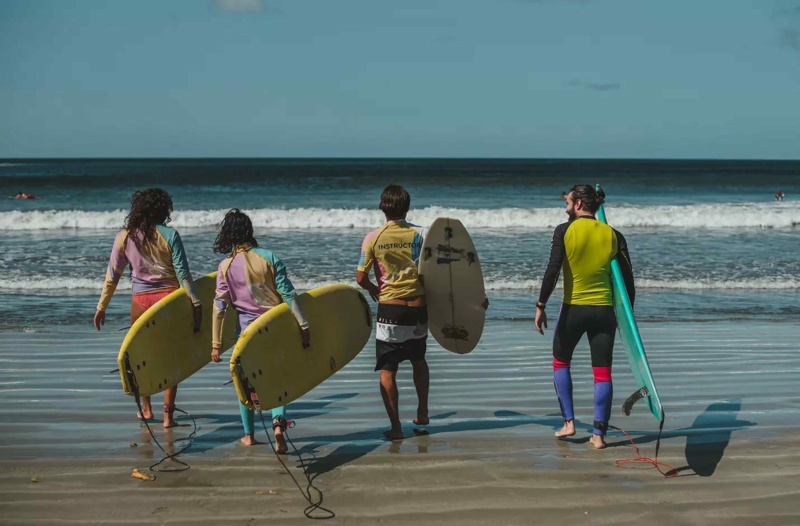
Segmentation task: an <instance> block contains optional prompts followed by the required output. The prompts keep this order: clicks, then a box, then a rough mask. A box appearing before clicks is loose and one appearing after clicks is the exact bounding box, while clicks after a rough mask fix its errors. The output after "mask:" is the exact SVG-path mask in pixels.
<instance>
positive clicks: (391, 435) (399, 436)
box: [383, 429, 405, 440]
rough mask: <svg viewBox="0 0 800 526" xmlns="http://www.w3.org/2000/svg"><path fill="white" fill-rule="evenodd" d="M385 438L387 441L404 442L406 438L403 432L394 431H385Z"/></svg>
mask: <svg viewBox="0 0 800 526" xmlns="http://www.w3.org/2000/svg"><path fill="white" fill-rule="evenodd" d="M383 436H384V437H386V440H403V438H405V437H404V436H403V431H402V430H399V431H396V430H394V429H390V430H389V431H384V432H383Z"/></svg>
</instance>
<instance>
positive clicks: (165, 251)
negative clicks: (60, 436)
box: [94, 188, 202, 428]
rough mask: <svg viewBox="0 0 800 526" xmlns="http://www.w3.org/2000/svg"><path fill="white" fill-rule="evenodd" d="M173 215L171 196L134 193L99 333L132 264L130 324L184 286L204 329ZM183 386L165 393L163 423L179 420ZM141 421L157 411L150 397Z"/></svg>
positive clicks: (97, 317)
mask: <svg viewBox="0 0 800 526" xmlns="http://www.w3.org/2000/svg"><path fill="white" fill-rule="evenodd" d="M171 213H172V197H171V196H170V195H169V194H168V193H167V192H165V191H164V190H162V189H160V188H147V189H145V190H139V191H137V192H134V193H133V196H131V208H130V212H129V213H128V216H127V217H126V218H125V226H124V228H123V229H122V230H120V231H119V233H117V235H116V237H115V238H114V246H113V248H112V250H111V258H110V261H109V263H108V269H107V270H106V279H105V282H104V283H103V291H102V293H101V294H100V301H99V302H98V304H97V311H96V312H95V314H94V326H95V328H96V329H97V330H98V331H99V330H100V327H101V326H103V325H105V322H106V308H107V307H108V304H109V303H110V302H111V296H112V295H113V294H114V291H115V290H116V289H117V284H118V283H119V279H120V277H122V274H123V272H124V271H125V267H127V266H128V265H130V268H131V282H132V283H133V299H132V301H131V324H132V323H133V322H135V321H136V320H137V319H139V317H140V316H141V315H142V314H144V313H145V311H147V309H149V308H150V307H152V306H153V305H155V303H156V302H157V301H158V300H160V299H162V298H164V297H166V296H167V295H169V294H170V293H171V292H173V291H174V290H177V289H178V288H179V287H181V286H183V288H184V289H185V290H186V292H187V294H188V295H189V298H190V299H191V301H192V309H193V311H192V313H193V320H194V332H199V331H200V324H201V321H202V305H201V303H200V299H199V298H198V296H197V293H196V292H195V288H194V280H193V279H192V273H191V272H190V270H189V262H188V260H187V259H186V252H185V251H184V249H183V242H182V241H181V236H180V235H178V232H177V231H175V229H173V228H171V227H168V226H166V225H167V223H169V222H170V220H171V218H170V214H171ZM177 393H178V386H175V387H171V388H169V389H167V390H166V391H164V427H165V428H170V427H174V426H176V425H177V424H176V423H175V419H174V412H175V397H176V395H177ZM136 416H137V417H138V418H139V419H140V420H151V419H152V418H153V409H152V406H151V404H150V397H149V396H143V397H142V411H141V412H140V413H137V415H136Z"/></svg>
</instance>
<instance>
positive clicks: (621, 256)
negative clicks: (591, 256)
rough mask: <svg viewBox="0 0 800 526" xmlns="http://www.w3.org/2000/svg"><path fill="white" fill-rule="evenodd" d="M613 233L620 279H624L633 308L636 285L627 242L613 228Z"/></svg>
mask: <svg viewBox="0 0 800 526" xmlns="http://www.w3.org/2000/svg"><path fill="white" fill-rule="evenodd" d="M614 233H615V234H616V235H617V255H616V256H615V257H616V259H617V263H619V269H620V271H621V272H622V279H623V280H624V281H625V290H626V291H627V292H628V299H630V300H631V308H633V302H634V301H635V300H636V286H635V284H634V281H633V265H632V264H631V257H630V255H629V254H628V242H627V241H625V237H624V236H623V235H622V234H620V233H619V232H617V231H616V230H614Z"/></svg>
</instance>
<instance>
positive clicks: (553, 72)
mask: <svg viewBox="0 0 800 526" xmlns="http://www.w3.org/2000/svg"><path fill="white" fill-rule="evenodd" d="M0 157H2V158H21V157H33V158H39V157H522V158H541V157H546V158H700V159H703V158H715V159H800V0H670V1H668V2H666V1H659V2H654V1H642V0H483V1H474V0H439V1H437V0H402V1H396V2H386V1H380V0H352V1H337V0H168V1H164V0H157V1H154V0H136V1H127V2H123V1H112V2H104V1H101V0H0Z"/></svg>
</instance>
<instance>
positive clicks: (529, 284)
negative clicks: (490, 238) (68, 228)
mask: <svg viewBox="0 0 800 526" xmlns="http://www.w3.org/2000/svg"><path fill="white" fill-rule="evenodd" d="M339 282H340V281H336V280H335V279H332V278H321V279H316V280H314V279H311V280H302V279H293V280H292V283H293V284H294V286H295V288H296V289H297V290H298V291H306V290H311V289H314V288H317V287H321V286H323V285H332V284H334V283H339ZM541 284H542V281H541V279H528V280H513V279H503V278H499V279H492V278H488V279H486V283H485V285H486V290H487V291H537V290H539V287H541ZM102 287H103V280H102V278H98V279H91V278H74V277H67V276H64V277H52V276H47V277H45V276H36V275H34V276H20V277H17V278H14V279H10V280H0V291H2V292H6V293H8V292H47V291H66V292H77V293H79V292H99V291H100V290H101V289H102ZM559 287H560V286H559ZM636 288H637V290H647V289H649V290H671V291H680V290H686V291H692V290H776V291H780V290H797V289H800V280H798V279H794V278H789V277H780V276H770V277H767V278H748V279H740V280H736V281H733V280H722V281H714V280H703V279H683V280H659V279H637V280H636ZM117 290H118V291H130V290H131V284H130V281H129V280H128V279H127V278H122V279H121V280H120V283H119V285H118V287H117Z"/></svg>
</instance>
